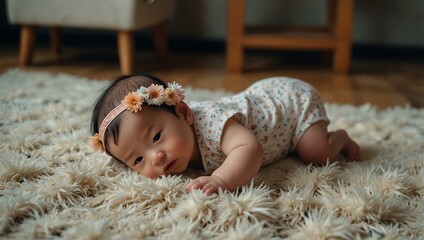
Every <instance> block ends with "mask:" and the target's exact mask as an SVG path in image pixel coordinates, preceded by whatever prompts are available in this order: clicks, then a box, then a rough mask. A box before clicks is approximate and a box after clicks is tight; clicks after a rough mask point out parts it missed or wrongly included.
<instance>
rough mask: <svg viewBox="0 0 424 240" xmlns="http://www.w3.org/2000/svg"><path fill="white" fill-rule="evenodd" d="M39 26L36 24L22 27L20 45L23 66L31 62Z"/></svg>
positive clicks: (21, 64)
mask: <svg viewBox="0 0 424 240" xmlns="http://www.w3.org/2000/svg"><path fill="white" fill-rule="evenodd" d="M36 33H37V28H36V27H35V26H22V27H21V40H20V47H19V65H20V66H22V67H25V66H28V65H29V64H31V61H32V55H33V52H34V44H35V40H36Z"/></svg>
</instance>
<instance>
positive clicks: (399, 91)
mask: <svg viewBox="0 0 424 240" xmlns="http://www.w3.org/2000/svg"><path fill="white" fill-rule="evenodd" d="M135 55H136V63H137V66H136V71H138V72H149V73H151V74H154V75H157V76H158V77H160V78H162V79H163V80H164V81H177V82H179V83H181V84H182V85H190V86H193V87H198V88H207V89H226V90H229V91H234V92H237V91H241V90H243V89H245V88H246V87H248V86H249V85H250V84H251V83H253V82H255V81H256V80H259V79H262V78H266V77H270V76H289V77H295V78H299V79H302V80H304V81H307V82H309V83H311V84H312V85H313V86H315V87H316V88H317V89H318V91H319V92H320V93H321V95H322V98H323V99H324V101H326V102H332V103H340V104H353V105H362V104H366V103H371V104H373V105H376V106H378V107H379V108H387V107H393V106H405V105H410V106H412V107H417V108H422V107H424V63H423V61H422V60H421V61H399V60H397V61H395V60H361V59H354V60H353V65H352V70H351V72H350V74H349V75H336V74H333V73H332V71H331V62H330V61H329V60H328V59H331V58H330V57H329V55H325V54H319V55H318V54H315V55H313V56H306V57H305V56H303V57H299V56H289V57H287V56H284V54H275V53H257V52H253V53H248V54H247V59H246V64H245V71H244V72H243V73H231V72H228V71H227V70H226V66H225V53H224V52H222V51H221V52H217V53H216V52H215V53H210V51H209V52H203V53H193V52H191V53H187V52H185V53H181V52H175V51H174V52H171V54H170V56H169V57H168V58H167V59H159V58H158V57H156V56H155V54H154V53H152V52H143V51H137V52H136V54H135ZM292 55H293V54H292ZM322 56H323V57H322ZM305 59H307V60H305ZM17 63H18V46H17V44H3V45H0V73H2V72H4V71H6V70H7V69H9V68H15V67H17ZM25 69H27V70H31V71H47V72H51V73H59V72H61V73H68V74H73V75H79V76H84V77H87V78H90V79H102V80H103V79H104V80H109V79H113V78H115V77H116V76H118V75H119V74H120V73H119V63H118V59H117V53H116V49H115V46H110V47H104V46H103V47H97V46H82V47H81V46H78V47H75V46H72V47H69V46H65V47H64V48H63V49H62V53H61V55H60V56H59V57H58V56H53V55H52V53H51V52H50V50H49V49H48V47H47V46H44V47H43V46H41V47H40V46H37V47H36V50H35V52H34V58H33V64H32V65H31V66H30V67H27V68H25Z"/></svg>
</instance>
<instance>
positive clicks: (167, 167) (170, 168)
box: [164, 160, 176, 173]
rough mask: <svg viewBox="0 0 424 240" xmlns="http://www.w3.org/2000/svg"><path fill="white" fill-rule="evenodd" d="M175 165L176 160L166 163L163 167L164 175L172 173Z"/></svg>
mask: <svg viewBox="0 0 424 240" xmlns="http://www.w3.org/2000/svg"><path fill="white" fill-rule="evenodd" d="M175 163H176V160H173V161H171V162H169V163H167V164H166V165H165V168H164V172H165V173H169V172H170V171H172V169H173V168H174V166H175Z"/></svg>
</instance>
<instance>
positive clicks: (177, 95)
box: [165, 82, 185, 105]
mask: <svg viewBox="0 0 424 240" xmlns="http://www.w3.org/2000/svg"><path fill="white" fill-rule="evenodd" d="M166 90H167V94H166V95H167V96H168V97H167V99H166V102H165V103H166V104H167V105H176V104H177V103H179V102H181V101H183V100H184V98H185V96H184V89H183V88H182V87H181V85H180V84H178V83H176V82H173V83H169V84H168V88H167V89H166Z"/></svg>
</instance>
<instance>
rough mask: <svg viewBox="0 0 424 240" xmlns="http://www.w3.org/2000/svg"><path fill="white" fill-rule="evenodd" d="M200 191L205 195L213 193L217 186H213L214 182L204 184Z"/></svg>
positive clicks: (215, 191)
mask: <svg viewBox="0 0 424 240" xmlns="http://www.w3.org/2000/svg"><path fill="white" fill-rule="evenodd" d="M202 191H203V192H204V193H205V194H206V195H208V196H209V195H211V194H213V193H217V192H218V187H217V186H215V185H214V184H211V183H209V184H206V185H205V186H203V188H202Z"/></svg>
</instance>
